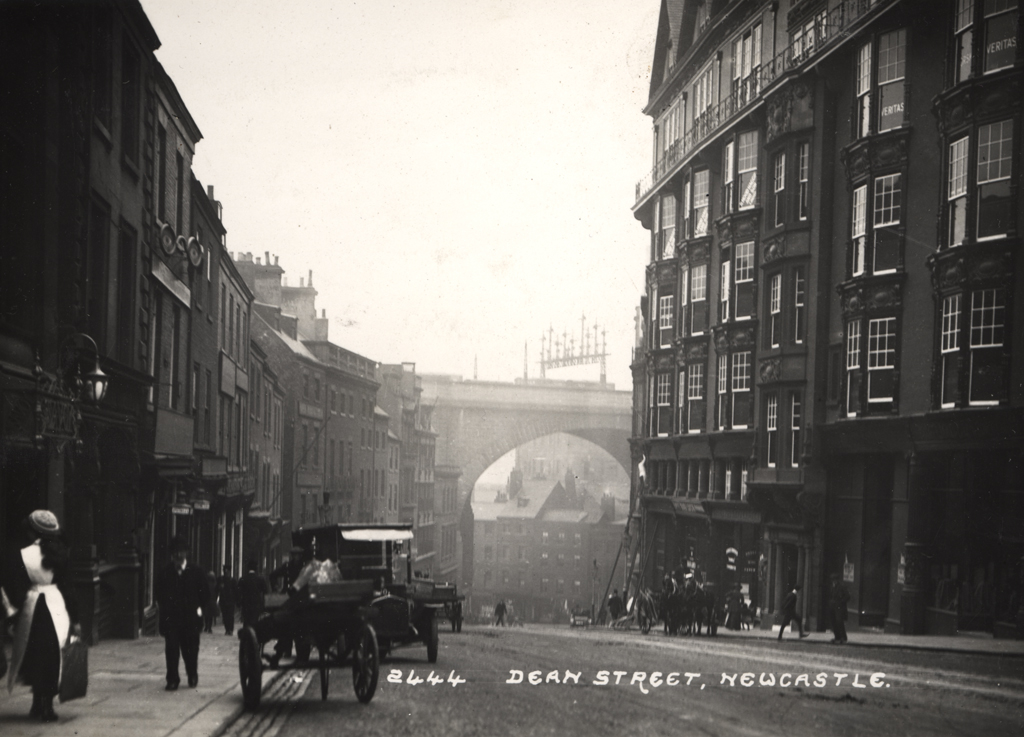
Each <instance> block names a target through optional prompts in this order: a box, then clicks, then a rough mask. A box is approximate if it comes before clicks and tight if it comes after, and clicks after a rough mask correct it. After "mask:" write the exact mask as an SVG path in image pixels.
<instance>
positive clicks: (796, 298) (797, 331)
mask: <svg viewBox="0 0 1024 737" xmlns="http://www.w3.org/2000/svg"><path fill="white" fill-rule="evenodd" d="M806 299H807V281H806V279H805V278H804V268H803V267H802V266H798V267H797V268H796V269H794V270H793V342H794V343H797V344H800V343H803V342H804V334H805V333H806V330H807V327H806V322H807V317H806V314H805V312H806V305H805V301H806Z"/></svg>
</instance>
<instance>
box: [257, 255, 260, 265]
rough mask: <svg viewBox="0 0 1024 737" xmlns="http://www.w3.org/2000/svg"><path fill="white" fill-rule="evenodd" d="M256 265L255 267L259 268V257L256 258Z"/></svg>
mask: <svg viewBox="0 0 1024 737" xmlns="http://www.w3.org/2000/svg"><path fill="white" fill-rule="evenodd" d="M256 265H257V266H259V265H260V257H259V256H257V257H256Z"/></svg>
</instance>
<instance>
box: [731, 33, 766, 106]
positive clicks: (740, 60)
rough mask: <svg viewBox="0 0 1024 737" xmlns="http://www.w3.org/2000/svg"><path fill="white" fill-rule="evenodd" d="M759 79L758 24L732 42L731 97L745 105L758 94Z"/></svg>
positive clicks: (759, 41)
mask: <svg viewBox="0 0 1024 737" xmlns="http://www.w3.org/2000/svg"><path fill="white" fill-rule="evenodd" d="M760 77H761V24H760V23H758V24H756V25H754V26H753V27H751V28H750V29H749V30H747V31H746V32H744V34H743V35H742V36H740V37H739V38H737V39H736V40H735V41H733V42H732V96H733V98H734V99H735V100H736V102H737V104H738V105H745V104H746V103H748V102H750V101H751V100H753V99H754V98H755V97H756V96H757V93H758V81H759V79H760Z"/></svg>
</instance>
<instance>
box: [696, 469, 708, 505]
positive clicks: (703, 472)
mask: <svg viewBox="0 0 1024 737" xmlns="http://www.w3.org/2000/svg"><path fill="white" fill-rule="evenodd" d="M699 483H700V485H699V487H698V489H697V497H698V498H699V499H706V498H707V496H708V491H709V490H710V484H711V461H709V460H702V461H701V462H700V482H699Z"/></svg>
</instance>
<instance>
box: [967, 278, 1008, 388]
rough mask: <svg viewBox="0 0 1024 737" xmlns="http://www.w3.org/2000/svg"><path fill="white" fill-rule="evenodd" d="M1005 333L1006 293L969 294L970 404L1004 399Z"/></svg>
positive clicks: (1000, 290)
mask: <svg viewBox="0 0 1024 737" xmlns="http://www.w3.org/2000/svg"><path fill="white" fill-rule="evenodd" d="M1005 332H1006V290H1005V289H1003V288H997V289H978V290H975V291H974V292H972V293H971V342H970V348H971V357H970V372H971V374H970V382H969V387H970V388H969V394H968V396H969V401H970V403H971V404H972V405H990V404H998V403H999V402H1000V401H1001V400H1002V399H1005V397H1006V382H1005V380H1004V378H1003V369H1002V361H1003V355H1004V351H1003V344H1004V341H1005Z"/></svg>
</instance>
